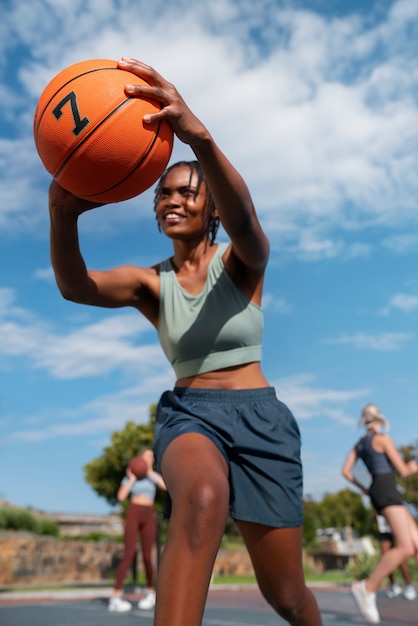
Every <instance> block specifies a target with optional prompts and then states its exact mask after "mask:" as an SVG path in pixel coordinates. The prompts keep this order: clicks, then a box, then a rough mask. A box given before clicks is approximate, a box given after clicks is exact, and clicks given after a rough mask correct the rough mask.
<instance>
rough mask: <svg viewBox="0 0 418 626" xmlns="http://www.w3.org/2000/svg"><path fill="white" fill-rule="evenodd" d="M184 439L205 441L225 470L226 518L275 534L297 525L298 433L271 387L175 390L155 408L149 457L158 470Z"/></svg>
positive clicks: (300, 503)
mask: <svg viewBox="0 0 418 626" xmlns="http://www.w3.org/2000/svg"><path fill="white" fill-rule="evenodd" d="M185 433H200V434H202V435H205V436H206V437H208V438H209V439H210V440H211V441H212V442H213V443H214V444H215V446H216V447H217V448H218V449H219V450H220V452H221V453H222V454H223V456H224V458H225V460H226V462H227V464H228V467H229V484H230V507H229V514H230V516H231V517H232V518H233V519H235V520H243V521H249V522H256V523H260V524H265V525H267V526H273V527H275V528H294V527H296V526H301V525H302V523H303V499H302V494H303V478H302V464H301V460H300V433H299V428H298V425H297V423H296V420H295V418H294V417H293V415H292V413H291V412H290V411H289V409H288V408H287V406H286V405H285V404H283V403H282V402H280V401H279V400H278V399H277V397H276V392H275V390H274V388H273V387H266V388H261V389H244V390H223V389H222V390H218V389H194V388H193V389H191V388H189V387H187V388H182V387H176V388H175V389H174V390H173V391H166V392H165V393H163V395H162V396H161V399H160V402H159V404H158V407H157V416H156V425H155V442H154V453H155V457H156V460H157V463H158V465H159V466H160V467H161V460H162V457H163V455H164V451H165V450H166V448H167V447H168V446H169V444H170V443H171V442H172V441H173V440H174V439H175V438H176V437H179V436H180V435H183V434H185Z"/></svg>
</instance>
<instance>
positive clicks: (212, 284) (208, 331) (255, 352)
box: [158, 244, 263, 378]
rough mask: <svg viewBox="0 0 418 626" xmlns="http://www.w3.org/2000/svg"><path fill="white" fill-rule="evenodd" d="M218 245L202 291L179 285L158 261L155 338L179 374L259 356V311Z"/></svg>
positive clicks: (168, 266)
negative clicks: (237, 282)
mask: <svg viewBox="0 0 418 626" xmlns="http://www.w3.org/2000/svg"><path fill="white" fill-rule="evenodd" d="M228 245H229V244H218V247H217V250H216V252H215V255H214V257H213V259H212V261H211V262H210V265H209V268H208V275H207V278H206V282H205V285H204V287H203V289H202V291H201V292H200V293H199V294H197V295H192V294H190V293H188V292H187V291H185V290H184V289H183V288H182V287H181V285H180V284H179V282H178V280H177V277H176V272H175V270H174V267H173V265H172V263H171V261H170V259H166V260H165V261H163V262H162V263H161V264H160V281H161V282H160V302H159V306H160V310H159V324H158V336H159V340H160V343H161V347H162V348H163V350H164V353H165V355H166V356H167V358H168V360H169V361H170V363H171V364H172V366H173V368H174V371H175V373H176V376H177V378H184V377H187V376H194V375H196V374H203V373H204V372H210V371H213V370H218V369H222V368H225V367H232V366H234V365H242V364H244V363H251V362H253V361H260V360H261V342H262V335H263V311H262V309H261V307H260V306H258V305H257V304H254V303H253V302H251V301H250V300H248V298H247V297H246V296H245V295H244V294H243V293H242V292H241V291H240V290H239V289H238V288H237V287H236V285H235V283H234V282H233V280H232V279H231V277H230V276H229V274H228V272H227V271H226V269H225V266H224V263H223V260H222V255H223V253H224V252H225V250H226V249H227V247H228Z"/></svg>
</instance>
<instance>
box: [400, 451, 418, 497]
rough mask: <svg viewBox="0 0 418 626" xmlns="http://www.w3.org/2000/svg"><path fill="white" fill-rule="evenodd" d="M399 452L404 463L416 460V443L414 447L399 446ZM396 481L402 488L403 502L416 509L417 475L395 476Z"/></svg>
mask: <svg viewBox="0 0 418 626" xmlns="http://www.w3.org/2000/svg"><path fill="white" fill-rule="evenodd" d="M399 452H400V453H401V455H402V456H403V458H404V460H405V461H406V462H408V461H411V460H412V459H415V460H418V441H416V442H415V445H413V444H410V445H407V446H401V447H400V449H399ZM397 481H398V483H399V485H400V486H401V488H402V497H403V498H404V500H405V501H406V502H409V503H410V504H412V505H413V506H414V507H415V508H416V509H418V474H412V476H407V477H406V478H402V477H401V476H397Z"/></svg>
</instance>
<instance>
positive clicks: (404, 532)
mask: <svg viewBox="0 0 418 626" xmlns="http://www.w3.org/2000/svg"><path fill="white" fill-rule="evenodd" d="M360 425H364V426H365V427H366V429H367V432H366V434H365V435H364V436H363V437H362V438H361V439H360V440H359V441H358V442H357V444H356V445H355V446H354V448H353V449H352V450H351V452H350V453H349V455H348V457H347V459H346V461H345V463H344V465H343V469H342V474H343V476H344V478H346V479H347V480H349V481H350V482H351V483H353V485H355V486H356V487H358V488H359V489H360V490H361V491H362V492H363V493H364V494H365V495H366V496H369V497H370V499H371V501H372V504H373V506H374V508H375V510H376V511H377V513H378V514H379V515H383V516H384V517H385V518H386V520H387V522H388V524H389V526H390V527H391V529H392V533H393V537H394V545H393V547H392V548H390V550H388V551H387V552H385V553H384V554H383V555H382V557H381V559H380V561H379V563H378V564H377V566H376V567H375V569H374V570H373V571H372V573H371V574H370V575H369V576H368V578H367V579H365V580H362V581H359V582H355V583H353V586H352V592H353V595H354V598H355V600H356V603H357V605H358V608H359V610H360V612H361V614H362V615H363V617H365V618H366V620H367V621H368V622H370V623H371V624H378V623H379V622H380V617H379V612H378V610H377V607H376V591H377V589H378V588H379V586H380V583H381V582H382V581H383V580H384V579H385V578H386V577H387V576H389V574H391V573H392V572H393V571H394V570H395V569H396V568H397V567H399V565H400V564H401V563H402V562H403V561H405V560H406V559H408V558H410V557H411V556H415V557H417V556H418V527H417V525H416V523H415V520H414V518H413V517H412V515H411V513H410V511H409V510H408V508H407V507H406V506H405V505H404V504H403V501H402V498H401V494H400V493H399V491H398V489H397V487H396V480H395V472H398V474H400V475H401V476H410V475H411V474H414V473H416V472H417V471H418V464H417V462H416V461H409V462H408V463H405V461H404V460H403V458H402V457H401V456H400V454H399V452H398V451H397V449H396V448H395V445H394V443H393V441H392V439H391V438H390V437H389V435H387V434H384V433H381V430H382V428H386V429H387V428H388V423H387V421H386V419H385V418H384V417H383V415H381V413H380V411H379V407H378V406H376V405H375V404H366V406H365V407H364V408H363V411H362V415H361V419H360ZM358 459H361V460H362V461H363V462H364V464H365V466H366V467H367V469H368V471H369V472H370V474H371V477H372V483H371V486H370V488H369V489H366V487H365V486H364V485H362V484H361V483H360V482H359V481H358V480H357V479H356V478H355V477H354V475H353V468H354V465H355V463H356V461H357V460H358Z"/></svg>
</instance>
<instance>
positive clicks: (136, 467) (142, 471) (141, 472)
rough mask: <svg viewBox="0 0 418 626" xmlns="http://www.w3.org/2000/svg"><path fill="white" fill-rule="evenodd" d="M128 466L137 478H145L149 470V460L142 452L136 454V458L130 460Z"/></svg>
mask: <svg viewBox="0 0 418 626" xmlns="http://www.w3.org/2000/svg"><path fill="white" fill-rule="evenodd" d="M128 467H129V469H130V470H131V472H132V473H133V474H135V476H136V477H137V478H144V476H145V475H146V473H147V471H148V465H147V462H146V461H145V459H144V457H143V456H142V455H140V454H138V455H137V456H134V458H133V459H131V460H130V461H129V463H128Z"/></svg>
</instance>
